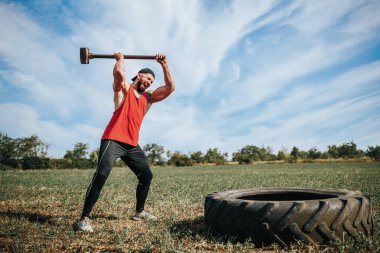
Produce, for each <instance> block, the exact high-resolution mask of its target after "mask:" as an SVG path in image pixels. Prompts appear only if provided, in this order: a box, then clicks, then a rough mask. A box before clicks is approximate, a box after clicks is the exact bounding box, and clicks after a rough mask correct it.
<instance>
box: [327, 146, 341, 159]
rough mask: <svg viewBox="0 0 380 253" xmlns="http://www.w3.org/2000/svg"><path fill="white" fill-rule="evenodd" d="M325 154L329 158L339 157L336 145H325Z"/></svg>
mask: <svg viewBox="0 0 380 253" xmlns="http://www.w3.org/2000/svg"><path fill="white" fill-rule="evenodd" d="M327 148H328V150H327V154H328V156H329V157H331V158H335V159H336V158H339V148H338V147H337V146H336V145H330V146H328V147H327Z"/></svg>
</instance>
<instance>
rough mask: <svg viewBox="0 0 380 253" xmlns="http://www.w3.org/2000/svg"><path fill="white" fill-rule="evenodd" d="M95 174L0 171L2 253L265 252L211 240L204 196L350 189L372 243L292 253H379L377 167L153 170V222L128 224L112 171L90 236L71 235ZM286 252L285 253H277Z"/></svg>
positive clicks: (122, 175) (122, 182)
mask: <svg viewBox="0 0 380 253" xmlns="http://www.w3.org/2000/svg"><path fill="white" fill-rule="evenodd" d="M93 173H94V170H36V171H0V252H1V251H4V252H8V251H11V252H25V251H30V252H99V251H100V252H130V251H136V252H202V251H203V252H204V251H209V252H214V251H216V252H267V251H270V252H271V251H274V252H277V251H281V249H280V248H278V247H276V246H273V247H269V248H265V249H260V248H255V247H254V245H253V244H251V243H250V242H245V243H239V242H235V241H233V240H225V239H224V238H220V237H214V236H212V235H210V234H209V233H208V232H207V230H206V229H205V227H204V225H203V204H204V199H205V196H206V194H207V193H211V192H214V191H222V190H228V189H243V188H251V187H275V186H289V187H307V188H335V189H339V188H347V189H351V190H360V191H364V192H367V193H369V194H370V196H371V199H372V203H373V205H374V206H373V209H374V215H375V235H374V237H373V238H369V239H360V238H359V241H357V242H354V241H352V240H345V241H342V242H337V243H334V244H333V245H330V246H328V247H320V248H319V249H317V248H311V246H305V245H299V244H295V245H293V246H292V247H291V248H289V249H286V251H289V252H300V251H304V252H312V251H315V252H376V251H379V250H380V233H379V232H378V231H379V228H380V224H379V223H380V219H379V215H380V163H336V164H260V165H251V166H237V165H236V166H235V165H227V166H194V167H183V168H175V167H162V168H161V167H158V168H153V174H154V178H153V182H152V185H151V191H150V194H149V196H148V200H147V205H146V209H147V210H148V211H151V212H152V213H153V214H155V215H157V216H158V217H159V220H158V221H154V222H134V221H132V220H130V216H131V215H132V214H133V211H134V206H135V197H134V194H135V187H136V184H137V181H136V178H135V176H134V174H133V173H132V172H131V171H130V170H129V169H128V168H114V170H113V171H112V173H111V175H110V177H109V179H108V181H107V183H106V185H105V187H104V188H103V191H102V194H101V196H100V199H99V201H98V203H97V204H96V205H95V208H94V210H93V213H92V215H93V217H92V219H93V226H94V229H95V232H94V233H93V234H80V233H75V232H74V231H73V228H72V225H73V224H74V223H75V222H76V220H77V219H78V217H79V215H80V213H81V209H82V205H83V199H84V194H85V191H86V188H87V186H88V184H89V183H90V181H91V178H92V175H93ZM282 251H285V250H282Z"/></svg>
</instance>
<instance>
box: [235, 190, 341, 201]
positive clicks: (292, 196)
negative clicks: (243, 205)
mask: <svg viewBox="0 0 380 253" xmlns="http://www.w3.org/2000/svg"><path fill="white" fill-rule="evenodd" d="M337 197H339V196H338V195H335V194H332V193H325V194H323V193H312V192H289V191H287V192H274V193H259V194H254V195H247V196H241V197H238V199H243V200H258V201H266V200H268V201H292V200H317V199H331V198H337Z"/></svg>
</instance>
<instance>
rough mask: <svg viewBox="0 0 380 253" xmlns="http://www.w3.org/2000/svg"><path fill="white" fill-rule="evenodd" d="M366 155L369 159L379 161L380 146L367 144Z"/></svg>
mask: <svg viewBox="0 0 380 253" xmlns="http://www.w3.org/2000/svg"><path fill="white" fill-rule="evenodd" d="M366 155H367V156H368V157H370V158H371V159H374V160H376V161H379V160H380V146H376V147H373V146H369V147H368V149H367V151H366Z"/></svg>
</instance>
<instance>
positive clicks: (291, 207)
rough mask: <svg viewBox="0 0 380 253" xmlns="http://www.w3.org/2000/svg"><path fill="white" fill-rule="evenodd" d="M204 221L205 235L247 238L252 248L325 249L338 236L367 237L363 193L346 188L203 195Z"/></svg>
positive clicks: (369, 223) (368, 216) (369, 222)
mask: <svg viewBox="0 0 380 253" xmlns="http://www.w3.org/2000/svg"><path fill="white" fill-rule="evenodd" d="M204 217H205V223H206V226H207V227H209V228H210V230H211V232H214V233H217V234H222V235H227V236H233V237H236V238H238V239H239V240H245V239H248V238H250V239H251V240H252V241H253V242H254V243H255V245H256V246H265V245H270V244H272V243H277V244H280V245H281V246H283V247H285V246H287V245H289V244H290V243H292V242H295V241H296V240H299V241H302V242H304V243H311V244H326V243H328V242H330V241H332V240H336V239H337V238H342V236H343V234H344V233H345V234H348V235H350V236H355V235H357V234H358V233H359V232H361V233H364V234H365V235H372V234H373V227H374V224H373V214H372V206H371V202H370V198H369V196H368V195H367V194H366V193H363V192H358V191H349V190H346V189H342V190H332V189H323V190H321V189H304V188H257V189H244V190H230V191H224V192H216V193H213V194H209V195H207V197H206V200H205V208H204Z"/></svg>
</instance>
